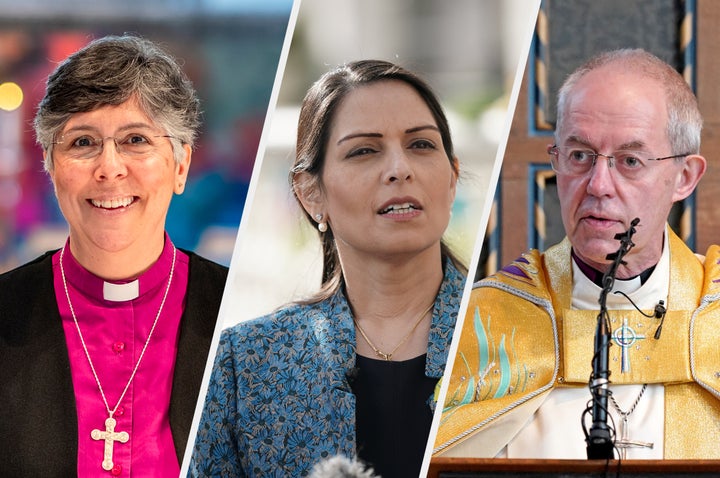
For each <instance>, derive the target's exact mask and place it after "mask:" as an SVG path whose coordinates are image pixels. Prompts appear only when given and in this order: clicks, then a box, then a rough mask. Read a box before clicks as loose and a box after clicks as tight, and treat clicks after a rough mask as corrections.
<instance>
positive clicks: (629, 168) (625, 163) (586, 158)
mask: <svg viewBox="0 0 720 478" xmlns="http://www.w3.org/2000/svg"><path fill="white" fill-rule="evenodd" d="M548 154H549V155H550V164H552V168H553V170H555V172H556V173H559V174H566V175H568V176H583V175H585V174H587V173H588V172H590V170H591V169H592V168H593V166H594V165H595V163H596V162H597V159H598V157H599V156H602V157H604V158H606V159H607V160H608V167H609V168H612V167H614V168H615V169H617V171H618V173H620V175H621V176H623V177H625V178H627V179H637V178H639V177H640V176H641V175H642V174H643V170H644V168H645V166H646V163H647V162H648V161H663V160H665V159H675V158H683V157H685V156H689V155H690V154H691V153H685V154H675V155H672V156H665V157H662V158H645V159H642V158H641V157H640V155H639V154H638V153H637V152H636V151H618V152H616V153H613V154H612V155H607V154H602V153H598V152H595V151H593V150H591V149H580V148H578V149H569V150H568V151H565V152H561V151H560V148H558V146H557V145H552V146H550V147H549V148H548Z"/></svg>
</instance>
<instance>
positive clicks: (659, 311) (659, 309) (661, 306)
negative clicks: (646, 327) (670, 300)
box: [655, 300, 667, 340]
mask: <svg viewBox="0 0 720 478" xmlns="http://www.w3.org/2000/svg"><path fill="white" fill-rule="evenodd" d="M666 313H667V309H666V308H665V301H664V300H661V301H660V302H658V305H656V306H655V318H656V319H660V325H658V328H657V329H655V340H660V334H661V333H662V326H663V323H664V322H665V314H666Z"/></svg>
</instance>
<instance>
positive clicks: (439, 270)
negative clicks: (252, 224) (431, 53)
mask: <svg viewBox="0 0 720 478" xmlns="http://www.w3.org/2000/svg"><path fill="white" fill-rule="evenodd" d="M457 177H458V162H457V159H456V158H455V156H454V153H453V147H452V140H451V138H450V131H449V127H448V122H447V119H446V118H445V114H444V113H443V111H442V108H441V106H440V104H439V101H438V100H437V98H436V96H435V95H434V93H433V92H432V91H431V89H430V88H429V87H428V86H427V84H426V83H425V82H424V81H423V80H421V79H420V78H418V77H417V76H416V75H414V74H413V73H411V72H409V71H407V70H405V69H403V68H401V67H399V66H396V65H394V64H392V63H389V62H385V61H377V60H366V61H358V62H353V63H349V64H347V65H344V66H342V67H340V68H338V69H336V70H334V71H331V72H329V73H326V74H325V75H323V76H322V77H321V78H320V79H319V80H318V81H317V82H316V83H315V84H314V85H313V86H312V87H311V88H310V90H309V91H308V93H307V94H306V96H305V99H304V100H303V103H302V107H301V112H300V119H299V123H298V136H297V154H296V161H295V164H294V166H293V168H292V170H291V173H290V180H291V184H292V188H293V191H294V193H295V196H296V198H297V199H298V201H299V203H300V204H301V206H302V208H303V210H304V212H305V214H306V216H307V218H308V219H309V220H310V221H311V223H312V224H314V225H316V226H317V229H318V233H319V235H320V239H321V241H322V244H323V254H324V267H323V278H322V285H321V288H320V291H319V292H318V293H317V294H316V295H315V296H313V297H311V298H308V299H306V300H303V301H301V302H298V303H294V304H291V305H289V306H287V307H285V308H282V309H280V310H278V311H277V312H275V313H273V314H271V315H268V316H265V317H261V318H259V319H255V320H252V321H248V322H245V323H241V324H239V325H236V326H234V327H232V328H230V329H227V330H225V331H224V332H223V335H222V337H221V338H220V345H219V350H218V355H217V358H216V361H215V367H214V369H213V374H212V377H211V379H210V385H209V390H208V394H207V397H206V401H205V410H204V412H203V416H202V419H201V422H200V426H199V430H198V436H197V439H196V442H195V448H194V452H193V461H192V462H191V465H190V466H191V469H190V472H191V474H192V475H196V476H304V475H307V474H308V473H309V472H310V470H311V469H312V468H313V466H314V465H315V464H316V463H318V462H320V461H323V460H325V459H328V458H330V457H333V456H335V455H344V456H346V457H348V458H358V459H360V460H362V461H363V462H365V463H367V464H368V465H370V466H372V467H373V469H374V470H375V472H377V473H379V474H380V475H382V476H386V477H404V476H412V477H417V476H418V473H419V470H420V466H421V464H422V458H423V455H424V450H425V445H426V441H427V437H428V433H429V430H430V424H431V421H432V413H433V408H434V401H433V394H434V390H435V387H436V385H437V384H438V381H439V379H440V377H441V376H442V374H443V370H444V367H445V362H446V359H447V353H448V348H449V346H450V341H451V338H452V333H453V328H454V323H455V318H456V314H457V311H458V306H459V302H460V298H461V295H462V288H463V284H464V282H465V275H466V271H465V268H464V267H463V266H462V265H461V264H460V262H459V261H458V260H457V259H456V258H455V257H454V256H453V255H452V253H450V251H449V249H448V248H447V247H446V246H445V245H444V243H443V241H442V236H443V233H444V232H445V230H446V228H447V226H448V223H449V220H450V214H451V208H452V204H453V201H454V198H455V188H456V182H457Z"/></svg>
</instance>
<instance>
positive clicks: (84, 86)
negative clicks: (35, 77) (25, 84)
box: [34, 35, 200, 172]
mask: <svg viewBox="0 0 720 478" xmlns="http://www.w3.org/2000/svg"><path fill="white" fill-rule="evenodd" d="M132 97H135V98H136V99H137V101H138V104H139V105H140V108H141V109H142V110H143V112H144V113H145V114H146V115H147V116H148V117H149V118H150V119H151V120H152V121H154V122H155V123H156V124H157V125H158V126H160V127H161V128H162V129H164V130H165V132H166V134H168V135H169V136H171V137H172V138H173V139H172V140H171V144H172V147H173V153H174V158H175V161H176V162H177V163H179V162H181V161H182V160H183V159H184V158H185V150H184V148H182V147H181V146H182V145H186V144H187V145H190V147H191V148H192V147H194V144H195V139H196V137H197V133H198V129H199V127H200V100H199V99H198V97H197V94H196V92H195V89H194V88H193V85H192V83H191V82H190V80H189V79H188V77H187V76H186V75H185V73H184V72H183V71H182V69H181V68H180V66H179V64H178V62H177V61H176V60H175V59H174V58H173V57H172V56H170V55H169V54H168V53H166V52H165V51H163V50H162V49H161V48H160V47H159V46H157V45H156V44H154V43H153V42H151V41H150V40H146V39H143V38H140V37H137V36H132V35H124V36H106V37H103V38H100V39H97V40H94V41H92V42H91V43H89V44H88V45H87V46H85V47H84V48H82V49H80V50H78V51H77V52H75V53H73V54H72V55H70V56H69V57H68V58H67V59H66V60H65V61H63V62H62V63H61V64H60V65H59V66H58V67H57V68H56V69H55V71H53V72H52V73H51V74H50V76H49V77H48V80H47V86H46V92H45V96H44V97H43V99H42V100H41V101H40V104H39V105H38V109H37V113H36V115H35V121H34V126H35V137H36V138H37V142H38V144H40V146H41V147H42V148H43V150H44V151H45V153H46V154H45V164H44V166H45V170H46V171H48V172H49V171H52V169H53V166H54V164H53V157H52V153H53V151H52V150H53V148H52V147H53V141H55V139H56V138H57V136H58V135H59V133H60V132H61V131H62V129H63V128H64V127H65V125H66V124H67V122H68V121H69V120H70V118H71V117H72V116H73V115H74V114H76V113H86V112H89V111H93V110H95V109H97V108H100V107H102V106H107V105H119V104H122V103H124V102H125V101H127V100H129V99H130V98H132Z"/></svg>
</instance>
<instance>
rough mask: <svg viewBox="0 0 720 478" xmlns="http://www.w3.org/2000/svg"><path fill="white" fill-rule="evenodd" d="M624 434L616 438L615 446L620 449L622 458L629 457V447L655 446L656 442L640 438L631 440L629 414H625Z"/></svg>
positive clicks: (623, 422) (623, 420)
mask: <svg viewBox="0 0 720 478" xmlns="http://www.w3.org/2000/svg"><path fill="white" fill-rule="evenodd" d="M621 426H622V436H621V437H620V440H615V448H617V449H618V450H620V459H621V460H625V459H627V451H628V448H650V449H652V448H653V447H654V443H649V442H644V441H638V440H630V438H629V437H628V435H629V433H630V432H629V428H630V427H629V426H628V419H627V416H623V419H622V425H621Z"/></svg>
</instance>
